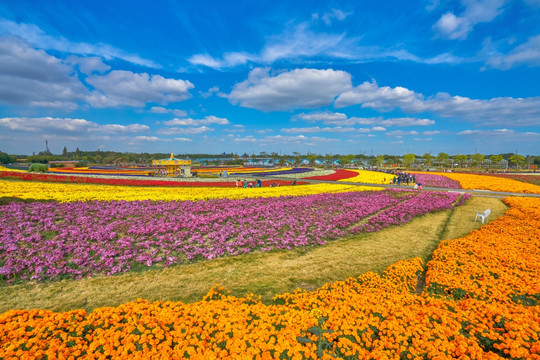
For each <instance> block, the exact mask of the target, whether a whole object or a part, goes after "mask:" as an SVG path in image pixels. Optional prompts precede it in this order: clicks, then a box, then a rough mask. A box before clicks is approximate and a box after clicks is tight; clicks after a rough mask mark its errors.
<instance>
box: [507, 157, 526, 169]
mask: <svg viewBox="0 0 540 360" xmlns="http://www.w3.org/2000/svg"><path fill="white" fill-rule="evenodd" d="M508 160H509V161H510V162H511V163H513V164H516V166H517V167H518V168H520V167H521V166H523V165H524V164H525V163H526V161H525V157H524V156H523V155H512V156H510V159H508Z"/></svg>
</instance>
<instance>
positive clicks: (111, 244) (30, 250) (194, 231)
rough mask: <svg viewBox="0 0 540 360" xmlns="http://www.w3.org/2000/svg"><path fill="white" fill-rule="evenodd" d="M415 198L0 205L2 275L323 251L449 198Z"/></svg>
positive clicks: (42, 275) (39, 275)
mask: <svg viewBox="0 0 540 360" xmlns="http://www.w3.org/2000/svg"><path fill="white" fill-rule="evenodd" d="M415 195H416V194H413V193H412V192H410V193H409V194H406V195H402V194H399V193H397V192H394V191H388V192H362V193H354V192H351V193H339V194H321V195H311V196H305V197H296V198H293V197H281V198H271V199H243V200H228V199H221V200H209V201H203V202H189V201H188V202H151V201H142V202H139V201H137V202H126V201H121V202H74V203H40V202H35V203H31V204H24V203H20V202H14V203H11V204H9V205H3V206H0V222H1V223H2V224H3V226H2V227H1V228H0V261H1V262H0V278H5V279H7V280H8V281H12V280H16V279H23V280H44V279H55V278H58V277H66V276H67V277H73V278H79V277H82V276H88V275H91V274H95V273H105V274H107V275H111V274H114V273H118V272H123V271H127V270H129V269H130V268H131V267H132V266H133V265H134V264H137V263H138V264H143V265H145V266H152V265H155V264H158V265H160V266H169V265H172V264H176V263H179V262H183V261H185V260H191V259H195V258H204V259H212V258H216V257H221V256H227V255H233V256H234V255H238V254H242V253H249V252H252V251H254V250H260V251H269V250H272V249H291V248H293V247H299V246H317V245H323V244H325V243H326V241H327V240H330V239H335V238H337V237H340V236H344V235H346V234H347V228H349V227H350V226H352V225H354V224H356V223H357V222H359V221H360V220H362V219H364V218H365V217H367V216H369V215H371V214H374V213H376V212H378V211H380V210H381V209H384V208H387V207H391V210H386V211H385V212H383V213H381V214H379V215H377V216H376V217H375V218H373V219H376V220H375V221H373V222H372V220H373V219H372V220H370V222H369V224H370V225H369V228H367V229H364V228H362V229H363V230H365V231H375V227H377V229H379V228H381V227H388V226H390V225H391V224H402V223H405V222H407V221H410V220H411V219H412V217H413V216H416V215H418V214H424V213H426V212H428V211H433V210H435V209H439V210H440V209H443V208H448V207H449V206H451V204H452V203H453V202H454V201H455V196H453V195H447V194H444V193H428V192H425V193H422V194H420V195H419V196H417V197H414V196H415ZM396 204H399V205H397V206H395V205H396ZM393 209H397V210H396V211H393ZM387 219H391V220H387Z"/></svg>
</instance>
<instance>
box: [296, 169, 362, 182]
mask: <svg viewBox="0 0 540 360" xmlns="http://www.w3.org/2000/svg"><path fill="white" fill-rule="evenodd" d="M356 176H358V174H357V173H356V172H355V171H351V170H344V169H337V170H334V171H333V172H332V173H330V174H327V175H320V176H310V177H306V178H305V179H306V180H327V181H338V180H344V179H350V178H353V177H356Z"/></svg>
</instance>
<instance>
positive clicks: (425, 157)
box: [422, 153, 435, 166]
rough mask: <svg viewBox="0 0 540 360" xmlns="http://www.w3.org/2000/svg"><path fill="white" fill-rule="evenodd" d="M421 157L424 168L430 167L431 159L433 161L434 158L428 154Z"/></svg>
mask: <svg viewBox="0 0 540 360" xmlns="http://www.w3.org/2000/svg"><path fill="white" fill-rule="evenodd" d="M422 157H423V158H424V164H425V165H426V166H431V163H432V162H433V159H435V157H434V156H433V155H431V154H430V153H425V154H424V155H422Z"/></svg>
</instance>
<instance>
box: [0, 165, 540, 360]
mask: <svg viewBox="0 0 540 360" xmlns="http://www.w3.org/2000/svg"><path fill="white" fill-rule="evenodd" d="M354 172H355V176H354V177H351V178H348V179H343V181H346V182H347V181H353V182H355V181H356V182H366V183H385V182H386V181H385V179H384V178H385V177H386V176H389V175H388V174H383V173H371V172H364V171H354ZM332 175H333V174H332ZM430 175H432V174H430ZM434 175H443V174H434ZM336 176H337V175H336ZM417 176H418V175H417ZM444 176H449V177H450V178H451V179H453V180H455V181H459V183H460V184H461V185H462V186H463V188H471V187H473V186H476V188H478V187H477V186H478V185H476V184H477V182H478V181H479V180H478V179H476V178H475V176H473V175H467V174H446V173H445V174H444ZM477 176H478V175H477ZM386 180H389V179H386ZM430 180H431V181H433V183H444V181H445V180H444V179H442V178H438V177H433V178H431V179H430ZM482 180H483V181H484V184H485V186H486V187H489V186H492V188H490V190H496V191H510V188H509V186H513V185H514V184H513V183H508V182H507V183H499V182H495V181H493V182H490V181H491V180H490V179H487V180H486V179H485V176H483V178H482ZM502 180H505V181H510V180H509V179H502ZM417 181H421V182H422V180H418V178H417ZM514 182H515V181H514ZM422 183H423V184H424V185H426V186H433V185H427V182H426V183H424V182H422ZM449 184H454V183H452V182H449ZM525 185H528V184H525ZM434 186H439V185H434ZM449 186H450V185H449ZM505 187H506V188H505ZM501 188H505V189H506V190H500V189H501ZM366 189H367V188H365V187H356V186H347V185H334V184H318V185H303V186H287V187H277V188H255V189H236V188H217V187H207V188H181V187H180V188H179V187H176V188H173V187H159V186H154V187H149V186H145V187H138V186H112V185H94V184H61V183H46V182H25V181H2V180H0V197H4V198H9V197H18V198H23V199H43V200H55V201H53V202H31V203H21V202H12V203H9V204H6V205H0V221H1V223H2V225H3V226H2V227H0V239H1V241H0V276H2V277H3V279H4V281H3V286H12V285H9V284H6V282H23V281H24V282H26V281H27V280H33V281H43V280H55V279H61V278H80V277H85V276H92V275H112V274H114V273H118V272H123V271H127V270H129V269H131V268H133V267H137V266H142V267H147V266H157V267H164V266H169V265H173V264H176V263H180V262H186V261H189V260H192V259H195V260H197V259H202V260H204V259H212V258H215V257H221V256H229V255H230V256H233V255H237V254H242V253H246V252H251V251H263V252H264V251H269V250H273V249H289V248H294V247H299V246H308V247H309V246H321V245H323V244H324V243H325V242H326V241H328V240H331V239H335V238H337V237H341V236H344V235H346V234H348V233H360V232H370V231H378V230H380V229H382V228H385V227H388V226H392V225H399V224H401V223H405V222H407V221H410V220H411V219H412V218H413V217H414V216H418V215H422V214H426V213H428V212H431V211H439V210H443V209H450V208H452V207H454V206H458V205H460V204H462V203H463V201H465V200H466V199H467V198H468V195H463V196H460V194H458V193H456V192H430V191H395V190H386V191H362V190H366ZM516 189H522V190H523V191H528V190H530V189H529V188H526V187H525V188H516V187H513V188H512V189H511V191H516ZM379 190H380V189H379ZM201 200H207V201H201ZM505 202H506V204H507V205H508V206H509V207H510V209H509V210H508V211H507V212H506V214H505V215H504V216H502V217H500V218H499V219H496V220H494V221H490V223H489V224H487V225H485V226H482V227H481V228H480V229H479V230H476V231H473V232H472V233H470V234H469V235H467V236H465V237H463V238H459V239H454V240H447V241H444V242H442V243H441V244H440V246H439V247H438V249H437V250H436V251H435V252H434V253H433V258H432V260H430V261H429V262H428V263H427V264H425V265H424V264H423V263H422V261H421V260H420V259H419V258H415V259H410V260H403V261H398V262H397V263H395V264H393V265H391V266H389V267H388V268H387V269H386V271H384V272H383V273H382V274H380V275H379V274H375V273H371V272H368V273H366V274H364V275H361V276H359V277H356V278H349V279H346V280H343V281H338V282H334V283H328V284H326V285H324V286H322V287H320V288H318V289H317V290H315V291H310V292H307V291H301V290H297V291H294V292H292V293H285V294H280V295H276V296H275V297H274V300H273V303H271V304H265V303H263V302H262V301H261V300H260V298H259V297H258V296H256V295H248V296H245V297H234V296H230V295H228V293H227V292H226V291H225V289H223V288H220V287H217V286H216V287H215V288H213V289H211V290H210V291H209V293H208V294H207V295H206V296H205V297H204V298H203V299H201V301H198V302H195V303H191V304H186V303H182V302H170V301H168V302H164V301H156V302H149V301H146V300H142V299H139V300H137V301H134V302H129V303H125V304H123V305H120V306H118V307H103V308H98V309H95V310H93V311H92V312H86V311H84V310H73V311H67V312H52V311H47V310H38V309H33V310H21V309H13V310H10V311H7V312H5V313H3V314H0V359H4V358H5V359H9V358H48V359H53V358H74V359H76V358H85V359H86V358H88V359H92V358H96V359H100V358H127V357H129V358H144V359H150V358H152V359H154V358H155V359H187V358H189V359H318V358H322V359H333V358H340V359H413V358H424V359H452V358H460V359H502V358H512V359H540V339H539V338H540V275H539V274H540V199H537V198H507V199H505ZM359 241H361V240H359ZM404 241H406V239H404ZM423 273H425V284H424V283H423V281H421V279H422V277H423V275H422V274H423ZM419 279H420V280H419Z"/></svg>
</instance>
